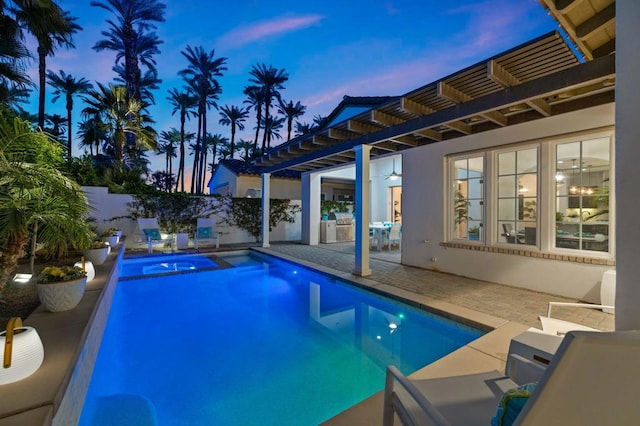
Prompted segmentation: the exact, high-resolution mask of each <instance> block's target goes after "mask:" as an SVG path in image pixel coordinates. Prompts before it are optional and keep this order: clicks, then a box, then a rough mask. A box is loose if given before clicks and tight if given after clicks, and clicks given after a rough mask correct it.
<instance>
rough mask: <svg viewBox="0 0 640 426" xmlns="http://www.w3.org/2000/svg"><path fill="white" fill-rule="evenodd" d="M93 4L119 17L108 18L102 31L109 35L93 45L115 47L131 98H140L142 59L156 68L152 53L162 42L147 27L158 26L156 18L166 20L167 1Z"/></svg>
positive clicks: (115, 0)
mask: <svg viewBox="0 0 640 426" xmlns="http://www.w3.org/2000/svg"><path fill="white" fill-rule="evenodd" d="M91 6H96V7H100V8H102V9H105V10H107V11H109V12H111V13H113V14H114V15H115V17H116V19H114V20H108V21H107V22H108V23H109V29H108V30H106V31H102V35H103V36H104V37H106V39H104V40H100V41H98V42H97V43H96V44H95V46H94V47H93V48H94V49H96V50H98V51H100V50H102V49H109V50H113V51H115V52H116V53H117V55H118V56H117V58H116V62H119V61H120V60H121V59H124V70H123V71H122V74H121V77H122V78H123V79H124V81H125V82H126V83H125V85H126V87H127V92H128V93H129V94H130V96H131V98H132V99H135V100H141V95H140V79H141V76H142V72H141V70H140V62H142V63H143V64H145V65H146V66H147V67H148V68H150V69H155V68H153V66H154V65H155V62H153V60H152V59H151V56H152V55H153V54H156V53H159V50H158V49H157V46H158V44H160V43H161V41H159V40H158V38H157V36H156V34H155V33H153V32H148V31H149V30H153V29H156V28H157V27H156V26H155V24H154V22H164V11H165V9H166V5H165V4H164V3H161V2H159V1H158V0H106V1H104V2H100V1H92V2H91Z"/></svg>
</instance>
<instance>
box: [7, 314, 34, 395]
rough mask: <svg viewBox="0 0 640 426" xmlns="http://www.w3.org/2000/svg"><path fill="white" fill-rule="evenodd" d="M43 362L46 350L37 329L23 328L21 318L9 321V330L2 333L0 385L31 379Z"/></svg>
mask: <svg viewBox="0 0 640 426" xmlns="http://www.w3.org/2000/svg"><path fill="white" fill-rule="evenodd" d="M10 328H11V331H10V330H9V329H10ZM43 360H44V348H43V347H42V341H41V340H40V336H38V332H37V331H36V329H35V328H33V327H22V321H21V320H20V319H19V318H17V321H14V319H13V318H12V319H11V320H9V325H8V326H7V330H6V331H2V332H0V385H6V384H7V383H13V382H17V381H18V380H22V379H24V378H26V377H29V376H30V375H32V374H33V373H35V372H36V370H37V369H38V368H40V366H41V365H42V361H43Z"/></svg>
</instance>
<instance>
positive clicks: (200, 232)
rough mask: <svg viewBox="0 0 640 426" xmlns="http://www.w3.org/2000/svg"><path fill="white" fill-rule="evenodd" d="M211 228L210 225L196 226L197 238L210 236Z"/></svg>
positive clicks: (211, 233)
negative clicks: (205, 226) (204, 226)
mask: <svg viewBox="0 0 640 426" xmlns="http://www.w3.org/2000/svg"><path fill="white" fill-rule="evenodd" d="M212 237H213V229H212V228H211V227H207V228H198V238H212Z"/></svg>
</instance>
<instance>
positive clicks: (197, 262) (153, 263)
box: [120, 254, 218, 278]
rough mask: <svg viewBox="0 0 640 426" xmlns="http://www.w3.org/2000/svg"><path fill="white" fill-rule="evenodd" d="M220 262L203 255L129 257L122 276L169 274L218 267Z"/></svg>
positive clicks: (121, 272) (121, 273)
mask: <svg viewBox="0 0 640 426" xmlns="http://www.w3.org/2000/svg"><path fill="white" fill-rule="evenodd" d="M217 266H218V264H217V263H216V262H214V261H213V260H211V259H210V258H208V257H206V256H202V255H175V254H172V255H166V256H154V257H151V258H150V257H148V256H147V257H139V258H132V259H127V261H126V262H125V263H124V264H123V265H122V270H121V271H120V278H124V277H135V276H139V275H155V274H168V273H176V272H186V271H199V270H203V269H213V268H217Z"/></svg>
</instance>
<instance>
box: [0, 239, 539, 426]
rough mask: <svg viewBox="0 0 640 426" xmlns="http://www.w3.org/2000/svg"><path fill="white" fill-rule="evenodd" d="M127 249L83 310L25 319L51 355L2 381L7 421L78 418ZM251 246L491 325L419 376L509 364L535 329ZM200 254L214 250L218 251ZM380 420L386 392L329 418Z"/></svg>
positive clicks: (103, 270) (1, 421) (103, 272)
mask: <svg viewBox="0 0 640 426" xmlns="http://www.w3.org/2000/svg"><path fill="white" fill-rule="evenodd" d="M124 250H125V248H124V244H123V243H121V244H120V247H119V250H117V252H116V251H115V250H114V252H112V253H111V254H110V255H109V258H108V260H107V262H105V264H103V265H98V266H96V273H97V274H96V278H95V279H94V280H93V281H92V282H91V283H88V284H87V289H86V291H85V296H84V297H83V299H82V301H81V302H80V304H79V305H78V306H77V307H76V308H74V309H72V310H70V311H66V312H59V313H55V314H52V313H50V312H46V311H44V309H43V308H42V307H39V308H38V309H36V311H34V313H33V314H32V315H30V316H29V317H28V318H27V319H26V320H25V325H28V326H32V327H34V328H36V330H37V331H38V333H39V335H40V337H41V339H42V341H43V345H44V347H45V360H44V363H43V365H42V367H40V369H39V370H38V371H36V373H34V374H33V375H32V376H30V377H28V378H26V379H23V380H21V381H19V382H15V383H11V384H8V385H3V386H2V387H1V389H2V391H3V398H1V399H0V426H9V425H21V426H24V425H48V424H53V425H68V424H77V423H78V421H79V418H80V414H81V412H82V406H83V404H84V399H85V396H86V392H87V389H88V386H89V382H90V380H91V375H92V372H93V366H94V364H95V361H96V359H97V354H98V350H99V347H100V343H101V341H102V335H103V333H104V329H105V327H106V321H107V317H108V314H109V310H110V308H111V302H112V300H113V294H114V292H115V289H116V287H117V283H118V279H119V276H118V275H119V270H120V268H121V261H122V259H123V258H124ZM246 251H254V252H256V253H260V254H262V255H266V256H269V257H274V258H280V259H283V260H286V261H290V262H294V263H296V264H299V265H302V266H303V267H306V268H309V269H311V270H314V271H317V272H320V273H322V274H325V275H328V276H330V277H333V278H336V279H339V280H342V281H347V282H348V283H351V284H355V286H357V287H360V288H364V289H367V290H370V291H372V292H374V293H377V294H382V295H385V296H387V297H391V298H394V299H397V300H400V301H402V302H404V303H408V304H410V305H412V306H415V307H418V308H420V309H424V310H426V311H429V312H434V313H436V314H438V315H442V316H445V317H447V318H451V319H454V320H456V321H459V322H462V323H464V324H467V325H471V326H474V327H477V328H481V329H483V330H485V331H488V330H492V331H489V332H488V333H487V334H485V335H484V336H482V337H480V338H479V339H476V340H474V341H473V342H471V343H469V344H468V345H466V346H464V347H463V348H461V349H459V350H457V351H455V352H453V353H452V354H450V355H448V356H446V357H444V358H441V359H440V360H438V361H436V362H434V363H432V364H430V365H428V366H426V367H424V368H422V369H420V370H418V371H417V372H416V373H414V374H413V375H412V377H414V376H415V377H437V375H438V374H443V373H449V374H450V372H452V371H453V372H457V373H459V374H466V373H470V372H477V371H486V370H487V369H489V370H491V369H504V363H505V360H506V353H507V351H508V343H509V342H510V340H511V338H513V337H515V336H516V335H518V334H520V333H521V332H522V331H525V330H526V329H527V328H528V327H527V326H525V325H522V324H519V323H515V322H513V321H508V320H505V319H502V318H498V317H495V316H492V315H488V314H484V313H480V312H477V311H473V310H471V309H467V308H463V307H460V306H456V305H453V304H451V303H448V302H443V301H438V300H435V299H432V298H429V297H427V296H423V295H419V294H416V293H412V292H409V291H406V290H402V289H399V288H397V287H393V286H391V285H388V284H381V283H378V282H376V281H373V280H370V279H367V278H362V277H358V276H355V275H353V274H349V273H343V272H340V271H337V270H334V269H331V268H328V267H325V266H322V265H319V264H316V263H313V262H309V261H306V260H303V259H299V258H295V257H290V256H287V255H284V254H281V253H273V252H269V251H268V250H266V249H261V248H255V247H251V248H248V249H243V250H237V249H236V250H230V251H225V252H224V253H225V254H229V253H234V252H236V253H241V252H246ZM191 254H194V253H191ZM200 254H202V255H203V256H212V255H213V256H215V254H213V253H200ZM127 257H129V256H127ZM478 369H480V370H478ZM434 374H435V375H434ZM445 375H447V374H445ZM381 419H382V400H381V392H380V393H378V394H376V395H373V396H372V397H370V398H368V399H367V400H365V401H363V402H361V403H360V404H357V405H355V406H353V407H351V408H350V409H348V410H346V411H344V412H343V413H340V414H338V415H337V416H336V417H334V418H332V419H330V420H329V421H328V422H327V423H326V424H327V425H331V426H334V425H341V424H344V425H357V424H362V425H368V424H373V423H378V424H379V423H380V422H381Z"/></svg>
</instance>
